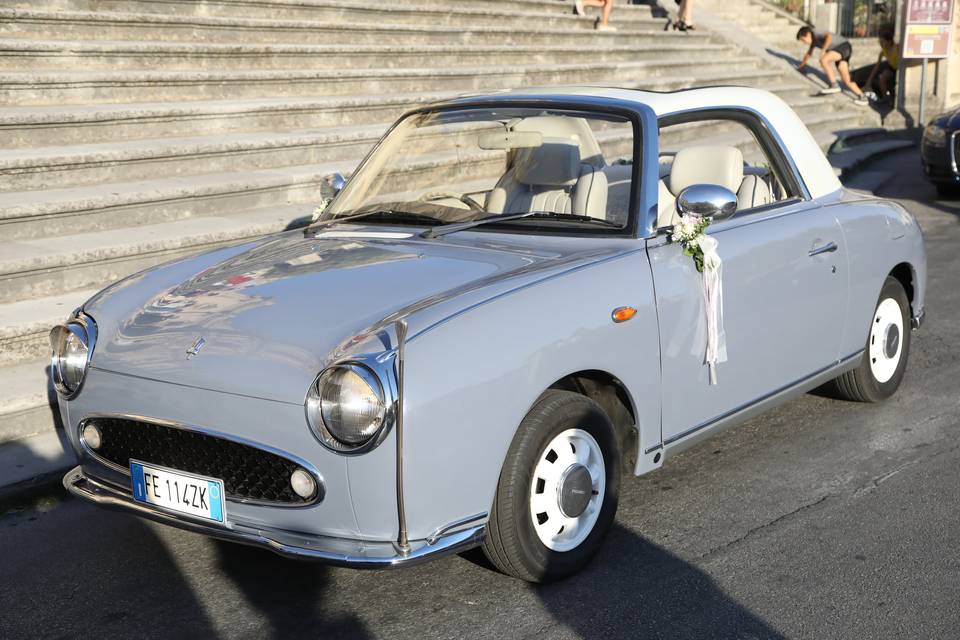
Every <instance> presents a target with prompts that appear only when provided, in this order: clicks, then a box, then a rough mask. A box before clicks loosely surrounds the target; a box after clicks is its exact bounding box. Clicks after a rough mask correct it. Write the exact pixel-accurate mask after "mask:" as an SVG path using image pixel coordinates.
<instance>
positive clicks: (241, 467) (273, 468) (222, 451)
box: [81, 418, 313, 505]
mask: <svg viewBox="0 0 960 640" xmlns="http://www.w3.org/2000/svg"><path fill="white" fill-rule="evenodd" d="M87 424H94V425H96V427H97V428H98V429H100V433H101V435H102V444H101V446H100V448H99V449H98V450H97V451H95V452H94V455H95V456H97V457H100V458H102V459H104V460H106V461H108V462H110V463H112V464H114V465H116V466H117V467H120V468H122V469H125V470H129V468H130V460H131V459H133V460H139V461H141V462H145V463H147V464H155V465H158V466H161V467H169V468H170V469H176V470H179V471H186V472H188V473H194V474H197V475H201V476H207V477H211V478H219V479H220V480H223V486H224V490H225V491H226V493H227V498H229V499H232V500H242V501H243V500H245V501H251V500H252V501H257V502H269V503H280V504H288V505H297V504H307V503H310V502H312V501H313V499H309V500H305V499H303V498H301V497H300V496H298V495H297V494H296V493H294V492H293V489H292V488H291V487H290V474H291V473H293V471H294V470H295V469H297V468H300V465H298V464H297V463H296V462H293V461H292V460H288V459H286V458H284V457H282V456H279V455H277V454H274V453H271V452H269V451H264V450H262V449H258V448H256V447H252V446H250V445H246V444H242V443H239V442H234V441H232V440H226V439H224V438H218V437H216V436H212V435H208V434H205V433H200V432H198V431H191V430H188V429H179V428H176V427H170V426H165V425H161V424H156V423H152V422H145V421H141V420H132V419H128V418H89V419H87V420H85V421H84V422H83V425H87ZM81 429H82V426H81Z"/></svg>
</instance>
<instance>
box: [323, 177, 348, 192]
mask: <svg viewBox="0 0 960 640" xmlns="http://www.w3.org/2000/svg"><path fill="white" fill-rule="evenodd" d="M323 181H324V182H326V183H327V186H328V187H330V197H336V195H337V194H338V193H340V192H341V191H343V188H344V187H345V186H347V179H346V178H344V177H343V174H342V173H331V174H330V175H328V176H326V177H324V179H323Z"/></svg>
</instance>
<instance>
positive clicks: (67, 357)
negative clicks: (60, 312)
mask: <svg viewBox="0 0 960 640" xmlns="http://www.w3.org/2000/svg"><path fill="white" fill-rule="evenodd" d="M90 342H91V340H90V333H89V332H88V330H87V327H86V326H84V325H83V324H81V323H80V322H69V323H67V324H63V325H59V326H56V327H54V328H53V330H52V331H51V332H50V346H51V347H52V348H53V360H52V362H51V368H52V373H53V381H54V383H55V384H56V386H57V389H58V390H59V391H60V392H61V393H63V394H64V395H67V396H70V395H73V394H74V393H76V392H77V391H78V390H79V389H80V385H81V384H83V377H84V375H86V373H87V363H88V362H89V360H90Z"/></svg>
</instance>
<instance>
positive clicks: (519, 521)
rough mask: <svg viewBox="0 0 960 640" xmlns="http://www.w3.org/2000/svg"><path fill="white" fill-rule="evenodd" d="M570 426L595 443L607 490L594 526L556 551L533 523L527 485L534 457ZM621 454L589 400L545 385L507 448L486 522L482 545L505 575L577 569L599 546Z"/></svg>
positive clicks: (528, 576) (547, 575) (549, 576)
mask: <svg viewBox="0 0 960 640" xmlns="http://www.w3.org/2000/svg"><path fill="white" fill-rule="evenodd" d="M568 429H581V430H583V431H586V432H587V433H588V434H590V435H591V436H592V437H593V439H594V440H595V441H596V443H597V444H598V445H599V448H600V451H601V453H602V457H603V461H604V470H605V474H604V477H605V490H604V495H603V496H602V502H601V507H600V511H599V516H598V517H597V520H596V522H595V524H594V525H593V529H592V530H590V533H589V534H588V535H587V537H586V538H585V539H584V540H583V541H582V542H580V543H579V544H578V545H577V546H576V547H574V548H572V549H570V550H568V551H562V552H558V551H554V550H551V549H550V548H548V547H547V546H546V545H544V544H543V542H541V539H540V538H539V537H538V535H537V533H536V531H535V530H534V527H533V521H532V516H531V513H530V512H531V509H530V491H531V487H532V482H533V480H534V478H533V474H534V469H535V466H536V464H537V461H538V460H540V457H541V456H542V455H543V454H544V452H545V451H546V447H547V445H548V444H550V442H551V441H552V440H553V439H554V438H555V437H556V436H558V435H559V434H561V433H563V432H564V431H567V430H568ZM620 468H621V455H620V449H619V445H618V442H617V436H616V432H615V430H614V427H613V425H612V424H611V422H610V419H609V418H608V417H607V415H606V413H605V412H604V411H603V409H602V408H601V407H600V406H599V405H598V404H597V403H596V402H594V401H593V400H591V399H589V398H587V397H585V396H582V395H579V394H577V393H573V392H570V391H559V390H549V391H547V392H546V393H544V394H543V395H542V396H541V397H540V398H539V399H538V400H537V402H536V403H535V404H534V406H533V408H532V409H531V410H530V412H529V413H528V414H527V416H526V417H525V418H524V419H523V422H521V424H520V427H519V428H518V429H517V433H516V435H515V436H514V438H513V442H512V444H511V445H510V450H509V451H508V452H507V457H506V460H505V461H504V465H503V469H502V470H501V472H500V481H499V483H498V485H497V494H496V496H495V498H494V501H493V508H492V510H491V512H490V520H489V522H488V524H487V537H486V541H485V542H484V544H483V551H484V553H485V554H486V556H487V558H488V559H489V560H490V562H491V563H493V565H494V566H495V567H496V568H497V569H499V570H500V571H502V572H503V573H506V574H507V575H511V576H514V577H516V578H520V579H521V580H526V581H528V582H549V581H552V580H557V579H559V578H563V577H565V576H568V575H570V574H572V573H575V572H576V571H578V570H579V569H581V568H582V567H583V566H584V565H585V564H587V562H589V561H590V559H591V558H592V557H593V555H594V554H595V553H596V552H597V550H598V549H599V548H600V544H601V542H602V541H603V538H604V537H605V536H606V534H607V532H608V531H609V529H610V526H611V524H612V523H613V518H614V516H615V515H616V512H617V502H618V497H619V486H620V473H621V470H620Z"/></svg>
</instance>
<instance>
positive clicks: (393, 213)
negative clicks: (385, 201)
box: [304, 209, 443, 234]
mask: <svg viewBox="0 0 960 640" xmlns="http://www.w3.org/2000/svg"><path fill="white" fill-rule="evenodd" d="M360 218H387V219H389V221H391V222H392V221H403V222H412V223H414V224H434V223H437V222H443V221H442V220H440V218H435V217H433V216H428V215H426V214H423V213H411V212H409V211H397V210H396V209H376V210H374V211H364V212H363V213H354V214H351V215H349V216H339V217H336V218H330V219H329V220H320V221H318V222H315V223H313V224H312V225H310V226H308V227H307V228H306V229H305V230H304V234H307V233H312V232H313V231H315V230H317V229H323V228H324V227H329V226H331V225H335V224H338V223H340V222H350V221H351V220H359V219H360Z"/></svg>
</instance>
